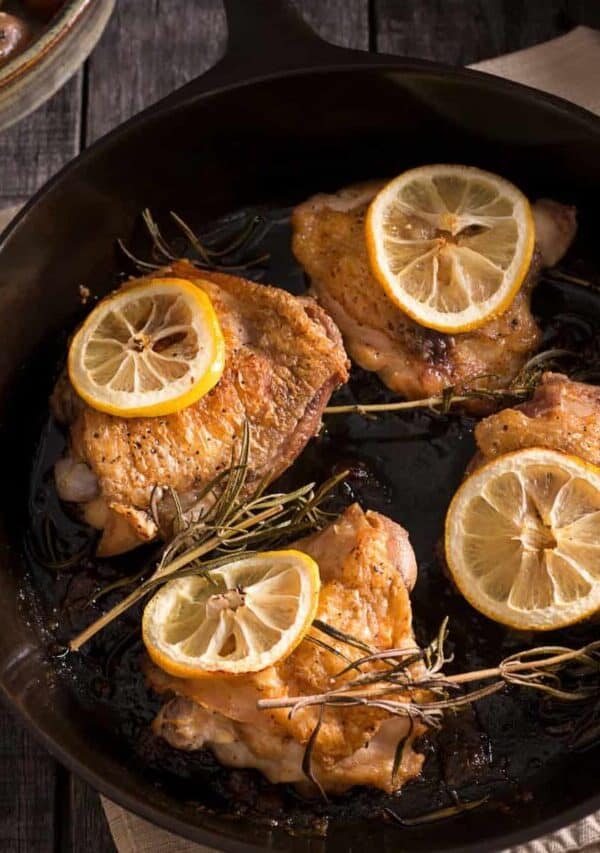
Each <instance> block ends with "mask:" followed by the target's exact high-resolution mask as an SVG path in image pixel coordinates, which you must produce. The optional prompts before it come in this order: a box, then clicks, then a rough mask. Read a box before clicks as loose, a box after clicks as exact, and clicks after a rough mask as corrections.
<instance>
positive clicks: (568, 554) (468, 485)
mask: <svg viewBox="0 0 600 853" xmlns="http://www.w3.org/2000/svg"><path fill="white" fill-rule="evenodd" d="M446 559H447V562H448V566H449V568H450V571H451V573H452V576H453V578H454V581H455V582H456V585H457V586H458V588H459V589H460V591H461V592H462V594H463V595H464V596H465V598H466V599H467V600H468V601H469V602H470V603H471V604H472V605H473V607H475V608H476V609H477V610H479V611H481V612H482V613H484V614H485V615H486V616H489V617H490V618H491V619H494V620H496V621H497V622H502V623H503V624H505V625H510V626H511V627H512V628H518V629H523V630H538V631H542V630H549V629H554V628H561V627H563V626H564V625H570V624H572V623H574V622H579V621H580V620H581V619H584V618H585V617H587V616H590V615H591V614H593V613H595V612H596V611H597V610H598V609H599V608H600V469H599V468H596V467H595V466H593V465H590V464H588V463H587V462H584V461H583V460H582V459H579V458H578V457H576V456H567V455H566V454H564V453H559V452H558V451H556V450H547V449H545V448H540V447H533V448H528V449H527V450H518V451H516V452H515V453H508V454H506V455H505V456H499V457H498V458H497V459H495V460H494V461H493V462H490V463H488V464H487V465H484V466H483V467H482V468H480V469H479V470H477V471H475V473H473V474H471V476H470V477H468V479H467V480H465V482H464V483H463V484H462V486H461V487H460V488H459V490H458V492H457V493H456V495H455V496H454V499H453V500H452V503H451V504H450V509H449V510H448V515H447V517H446Z"/></svg>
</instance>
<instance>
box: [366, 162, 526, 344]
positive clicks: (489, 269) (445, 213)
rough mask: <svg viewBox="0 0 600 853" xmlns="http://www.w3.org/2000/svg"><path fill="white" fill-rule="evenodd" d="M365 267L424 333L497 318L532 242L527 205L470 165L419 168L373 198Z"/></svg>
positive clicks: (508, 187) (513, 190)
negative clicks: (366, 265)
mask: <svg viewBox="0 0 600 853" xmlns="http://www.w3.org/2000/svg"><path fill="white" fill-rule="evenodd" d="M366 239H367V248H368V251H369V258H370V262H371V267H372V269H373V272H374V274H375V276H376V277H377V279H378V281H379V282H380V283H381V284H382V286H383V287H384V288H385V290H386V292H387V294H388V296H389V297H390V299H391V300H392V301H393V302H394V303H395V304H396V305H398V306H399V308H401V309H402V311H404V312H405V313H406V314H408V315H409V316H410V317H412V318H413V320H416V321H417V323H420V324H421V325H422V326H427V327H428V328H431V329H438V330H439V331H441V332H465V331H468V330H469V329H475V328H477V327H478V326H482V325H483V324H484V323H486V322H488V321H489V320H490V319H492V318H493V317H495V316H497V315H499V314H501V313H502V312H503V311H505V310H506V309H507V308H508V307H509V305H510V303H511V302H512V300H513V299H514V297H515V296H516V294H517V292H518V290H519V288H520V286H521V284H522V283H523V279H524V278H525V276H526V275H527V272H528V270H529V266H530V264H531V258H532V255H533V248H534V242H535V227H534V223H533V216H532V213H531V207H530V205H529V202H528V201H527V199H526V198H525V196H524V195H523V193H522V192H521V191H520V190H518V189H517V188H516V187H515V186H513V184H511V183H509V181H506V180H504V178H500V177H498V175H493V174H491V173H490V172H484V171H482V170H481V169H475V168H473V167H471V166H445V165H435V166H422V167H421V168H418V169H411V170H410V171H408V172H404V173H403V174H402V175H400V176H399V177H397V178H395V179H394V180H393V181H391V182H390V183H389V184H387V185H386V186H385V187H384V188H383V189H382V190H381V191H380V192H379V193H378V195H377V196H376V197H375V198H374V200H373V201H372V203H371V206H370V208H369V212H368V215H367V222H366Z"/></svg>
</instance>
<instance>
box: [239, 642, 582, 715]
mask: <svg viewBox="0 0 600 853" xmlns="http://www.w3.org/2000/svg"><path fill="white" fill-rule="evenodd" d="M586 648H587V647H583V648H581V649H570V650H569V651H565V652H561V653H560V654H557V655H553V656H552V657H549V658H545V659H544V660H540V659H532V660H528V661H510V662H508V663H506V664H504V665H503V666H494V667H490V668H489V669H478V670H475V671H473V672H461V673H458V674H457V675H448V676H445V675H442V674H439V675H437V676H436V677H435V679H433V678H431V677H430V678H429V679H428V686H431V683H432V682H433V681H434V680H437V681H439V683H440V686H443V685H446V684H467V683H470V682H473V681H486V680H488V679H490V678H504V676H505V675H510V674H513V673H517V672H527V671H528V670H532V669H533V670H536V669H539V667H541V666H543V667H544V668H547V667H553V666H560V665H561V664H563V663H567V662H568V661H570V660H574V659H576V658H580V657H581V656H582V655H583V654H585V651H586ZM382 674H383V675H385V672H383V673H382ZM396 689H397V690H398V692H406V691H407V690H416V689H420V685H419V683H418V682H415V683H414V684H398V685H397V688H396ZM390 691H391V685H390V684H389V683H388V684H386V686H385V687H381V688H379V689H376V690H366V691H360V690H356V689H354V690H352V689H350V688H348V689H344V688H343V687H340V688H338V689H337V690H331V691H330V692H329V693H315V694H313V695H308V696H287V697H285V698H281V699H259V701H258V702H257V703H256V704H257V708H258V709H259V710H261V711H267V710H269V709H273V708H293V707H294V706H295V705H297V704H298V703H300V702H302V703H303V704H307V705H308V704H311V703H314V704H318V703H320V702H327V700H328V699H333V698H334V697H335V698H340V697H347V698H348V699H357V700H367V701H368V700H369V699H375V698H377V697H380V696H382V695H385V694H389V693H390ZM422 704H427V705H431V706H432V707H434V706H435V705H436V702H431V703H422Z"/></svg>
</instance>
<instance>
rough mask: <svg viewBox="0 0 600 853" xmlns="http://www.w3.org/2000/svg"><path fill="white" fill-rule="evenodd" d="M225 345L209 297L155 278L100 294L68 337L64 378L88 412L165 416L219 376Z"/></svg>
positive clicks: (182, 284)
mask: <svg viewBox="0 0 600 853" xmlns="http://www.w3.org/2000/svg"><path fill="white" fill-rule="evenodd" d="M224 365H225V344H224V341H223V335H222V333H221V328H220V326H219V321H218V318H217V315H216V314H215V311H214V308H213V306H212V303H211V301H210V299H209V298H208V296H207V295H206V294H205V293H204V291H203V290H201V289H200V288H199V287H196V286H195V285H194V284H192V282H191V281H187V280H185V279H181V278H154V279H151V280H149V281H147V282H144V283H143V284H139V285H134V286H132V287H126V288H123V289H122V290H120V291H118V292H117V293H115V294H113V295H112V296H109V297H107V298H106V299H103V300H102V301H101V302H100V303H99V304H98V305H97V306H96V307H95V308H94V310H93V311H92V313H91V314H90V315H89V316H88V317H87V319H86V320H85V322H84V324H83V325H82V326H81V328H80V329H79V331H78V332H77V334H76V335H75V337H74V338H73V340H72V342H71V347H70V350H69V360H68V370H69V378H70V380H71V383H72V385H73V387H74V388H75V391H76V392H77V393H78V394H79V396H80V397H82V398H83V399H84V400H85V401H86V402H87V403H89V405H90V406H92V407H93V408H94V409H99V410H100V411H101V412H108V413H109V414H111V415H120V416H121V417H142V416H144V417H145V416H152V415H166V414H170V413H171V412H177V411H180V410H181V409H184V408H185V407H186V406H190V405H191V404H192V403H195V402H196V400H198V399H200V397H202V396H203V395H204V394H206V393H207V392H208V391H210V389H211V388H212V387H213V386H214V385H216V383H217V382H218V381H219V379H220V377H221V374H222V373H223V368H224Z"/></svg>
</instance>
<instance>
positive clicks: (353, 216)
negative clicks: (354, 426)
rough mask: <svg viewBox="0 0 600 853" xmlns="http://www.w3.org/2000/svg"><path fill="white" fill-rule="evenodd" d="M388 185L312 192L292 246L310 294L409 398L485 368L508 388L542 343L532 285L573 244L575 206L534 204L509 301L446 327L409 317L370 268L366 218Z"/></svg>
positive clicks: (463, 382)
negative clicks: (517, 284) (470, 325)
mask: <svg viewBox="0 0 600 853" xmlns="http://www.w3.org/2000/svg"><path fill="white" fill-rule="evenodd" d="M382 186H383V183H379V182H371V183H366V184H360V185H357V186H352V187H348V188H346V189H343V190H341V191H340V192H338V193H336V194H333V195H324V194H321V195H316V196H313V197H312V198H310V199H308V200H307V201H306V202H304V203H303V204H301V205H299V206H298V207H297V208H296V210H295V211H294V215H293V219H292V223H293V229H294V237H293V249H294V253H295V255H296V257H297V258H298V260H299V262H300V263H301V264H302V266H303V267H304V270H305V271H306V273H307V274H308V276H309V278H310V281H311V286H312V292H313V293H314V294H315V296H316V297H317V299H318V300H319V302H320V303H321V305H322V306H323V307H324V308H325V309H326V310H327V311H328V312H329V313H330V314H331V316H332V317H333V319H334V320H335V322H336V323H337V325H338V326H339V328H340V329H341V332H342V334H343V336H344V342H345V344H346V347H347V350H348V353H349V354H350V356H351V358H352V359H353V360H354V361H356V363H357V364H359V365H360V366H361V367H363V368H365V369H366V370H372V371H375V372H376V373H377V374H378V375H379V376H380V378H381V380H382V381H383V382H384V383H385V384H386V385H387V386H388V388H390V389H391V390H392V391H396V392H398V393H399V394H402V395H403V396H405V397H407V398H409V399H419V398H422V397H427V396H430V395H435V394H438V393H439V392H440V391H441V390H442V389H444V388H446V387H448V386H449V385H453V386H455V387H457V388H465V387H468V386H469V385H470V384H472V383H473V381H474V380H475V379H477V378H478V377H481V376H484V375H485V376H486V380H485V382H486V385H487V386H488V387H505V386H506V384H507V383H508V382H510V380H511V379H512V378H514V376H515V375H516V374H517V372H518V371H519V369H520V368H521V367H522V366H523V364H524V363H525V362H526V361H527V359H528V358H529V357H530V356H531V354H532V353H533V352H534V351H535V350H536V349H537V347H538V346H539V343H540V331H539V329H538V326H537V324H536V322H535V320H534V318H533V316H532V314H531V310H530V299H531V292H532V289H533V286H534V284H535V282H536V278H537V274H538V272H539V269H540V266H550V265H553V264H555V263H557V262H558V261H559V260H560V258H561V257H562V256H563V255H564V254H565V252H566V251H567V249H568V247H569V245H570V244H571V242H572V240H573V238H574V235H575V230H576V223H575V211H574V208H571V207H567V206H565V205H561V204H558V203H557V202H554V201H549V200H541V201H539V202H536V204H535V205H534V206H533V213H534V219H535V224H536V235H537V251H536V252H535V254H534V259H533V262H532V265H531V268H530V270H529V274H528V275H527V277H526V279H525V281H524V283H523V285H522V286H521V289H520V291H519V292H518V293H517V296H516V297H515V299H514V300H513V302H512V304H511V305H510V307H509V308H508V309H507V310H506V311H505V312H504V313H503V314H501V315H500V316H499V317H497V318H496V319H493V320H491V321H489V322H487V323H486V324H485V325H483V326H481V327H480V328H478V329H475V330H472V331H468V332H462V333H460V334H446V333H443V332H437V331H434V330H432V329H428V328H425V327H424V326H421V325H419V324H418V323H416V322H415V321H413V320H411V319H410V318H409V317H408V316H407V315H406V314H404V313H403V312H402V310H401V309H400V308H398V307H396V305H395V304H394V303H393V302H392V301H391V300H390V299H389V298H388V296H387V295H386V293H385V291H384V289H383V287H382V286H381V285H380V284H379V283H378V281H377V279H376V278H375V277H374V275H373V273H372V271H371V267H370V263H369V257H368V254H367V246H366V240H365V217H366V213H367V209H368V207H369V204H370V202H371V201H372V199H373V198H374V196H375V195H376V194H377V192H378V191H379V190H380V189H381V187H382ZM413 228H414V229H418V228H423V229H424V231H423V235H424V237H425V236H427V234H429V231H428V230H427V226H426V224H425V223H423V222H420V221H415V222H414V224H413Z"/></svg>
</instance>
